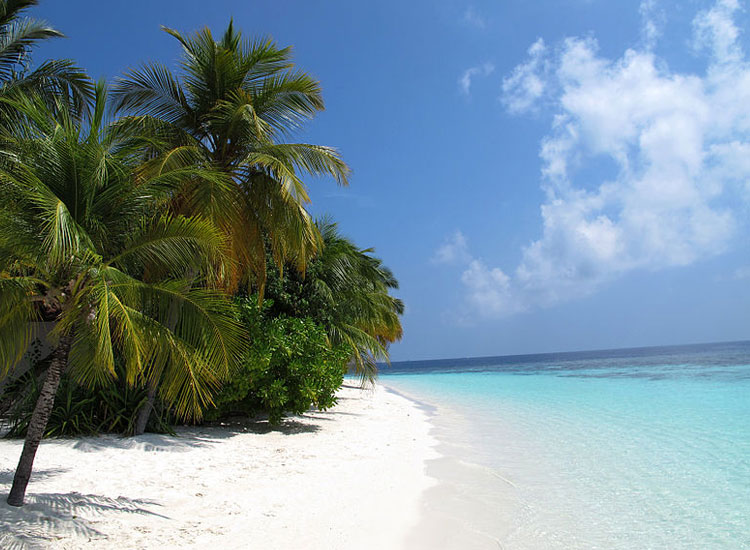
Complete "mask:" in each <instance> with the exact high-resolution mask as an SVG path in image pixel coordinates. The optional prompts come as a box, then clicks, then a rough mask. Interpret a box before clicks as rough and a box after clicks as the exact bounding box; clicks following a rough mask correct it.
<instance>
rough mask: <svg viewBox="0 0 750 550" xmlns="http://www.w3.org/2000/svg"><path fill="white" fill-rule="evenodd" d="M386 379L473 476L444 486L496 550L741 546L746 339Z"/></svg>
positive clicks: (482, 362) (749, 427)
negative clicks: (423, 409)
mask: <svg viewBox="0 0 750 550" xmlns="http://www.w3.org/2000/svg"><path fill="white" fill-rule="evenodd" d="M382 380H383V381H384V382H385V383H386V384H387V385H388V386H391V387H394V388H396V389H397V390H399V391H403V392H404V393H406V394H408V395H411V396H414V397H416V398H417V399H421V400H423V401H425V402H427V403H431V404H434V405H436V406H437V412H436V413H435V415H434V422H435V423H436V425H438V427H439V430H438V432H437V435H438V437H439V438H440V439H441V440H442V441H443V442H444V443H446V444H447V445H445V446H444V449H442V450H443V452H444V453H447V454H448V455H454V456H452V457H450V458H453V459H455V461H456V463H459V464H463V465H472V466H478V467H479V468H475V470H476V472H477V475H474V476H471V475H470V476H461V477H460V479H459V480H458V481H456V479H453V480H452V481H451V483H453V485H454V487H453V489H454V491H453V493H454V495H459V496H460V500H457V501H456V502H460V506H461V507H466V508H468V509H471V508H472V506H473V507H474V511H475V512H476V513H471V510H469V511H470V513H468V514H465V515H466V516H467V517H468V518H469V519H468V520H466V521H469V522H471V523H473V525H471V528H472V530H475V531H481V532H482V533H483V534H485V535H487V537H489V539H491V540H493V541H495V542H497V544H499V545H500V546H501V547H505V548H696V549H698V548H706V549H708V548H750V343H733V344H715V345H705V346H689V347H679V348H652V349H638V350H616V351H610V352H587V353H580V354H575V353H572V354H558V355H540V356H526V357H523V356H519V357H512V358H509V357H500V358H484V359H472V360H453V361H427V362H415V363H396V364H394V368H393V369H391V370H390V371H389V370H385V371H384V374H383V375H382ZM446 449H447V451H446ZM488 476H490V477H488ZM438 477H439V474H438ZM454 477H455V476H454ZM490 479H492V480H493V481H492V482H491V481H490ZM490 487H494V488H493V489H490ZM467 495H468V496H467ZM472 495H474V496H475V497H476V498H474V497H473V496H472ZM472 498H474V501H472ZM480 516H481V518H480Z"/></svg>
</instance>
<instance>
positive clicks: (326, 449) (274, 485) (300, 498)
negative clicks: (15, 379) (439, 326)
mask: <svg viewBox="0 0 750 550" xmlns="http://www.w3.org/2000/svg"><path fill="white" fill-rule="evenodd" d="M429 431H430V424H429V423H428V421H427V417H426V414H425V413H424V412H423V411H422V410H420V409H419V408H418V407H417V406H415V405H414V404H413V403H412V402H411V401H408V400H407V399H405V398H403V397H401V396H399V395H396V394H393V393H390V392H388V391H386V390H385V389H383V388H382V387H380V386H378V387H377V388H376V389H375V390H374V391H373V390H370V391H361V390H357V389H353V388H342V391H341V393H340V397H339V405H337V406H336V407H334V408H333V409H332V410H330V411H328V412H312V413H309V414H306V415H304V416H302V417H295V418H293V419H289V420H287V421H285V423H284V425H283V427H282V429H281V430H280V431H269V430H268V427H267V425H266V424H265V423H254V424H248V425H247V426H244V427H242V426H237V427H227V428H199V429H185V430H180V432H179V433H180V437H176V438H175V437H168V436H159V435H154V434H147V435H145V436H141V437H137V438H128V439H121V438H117V437H112V436H106V437H99V438H85V439H80V440H47V441H44V442H43V443H42V445H41V447H40V448H39V451H38V453H37V457H36V461H35V464H34V475H33V476H32V479H31V482H30V484H29V489H28V492H27V500H26V502H27V504H26V506H24V507H23V508H13V507H10V506H8V505H7V504H6V503H5V498H6V496H7V493H8V490H9V489H10V483H11V481H12V476H13V471H14V470H15V466H16V464H17V461H18V457H19V455H20V452H21V442H20V441H8V440H2V441H0V494H1V495H2V496H1V497H0V548H3V549H5V548H19V549H22V548H65V549H74V548H87V549H88V548H108V549H109V548H118V549H127V548H132V549H146V548H159V549H167V548H209V549H210V548H212V547H213V548H215V549H217V550H218V549H219V548H222V549H224V548H227V549H231V548H242V549H251V548H257V549H263V550H266V549H286V548H290V549H306V550H314V549H325V550H331V549H336V548H342V549H343V548H346V549H367V548H373V549H388V550H390V549H397V548H404V547H405V540H406V538H407V536H408V535H409V533H410V531H411V529H412V528H413V527H414V526H415V525H416V524H417V522H418V520H419V518H420V512H421V510H420V507H421V506H423V503H422V500H421V498H420V497H421V495H422V493H423V492H424V491H425V490H426V489H428V488H429V487H431V486H432V485H433V484H434V483H435V481H434V480H433V479H432V478H430V477H428V476H427V474H426V473H425V462H426V461H427V460H428V459H430V458H434V457H436V456H437V453H436V451H434V450H433V445H434V441H433V439H432V437H431V436H430V435H429Z"/></svg>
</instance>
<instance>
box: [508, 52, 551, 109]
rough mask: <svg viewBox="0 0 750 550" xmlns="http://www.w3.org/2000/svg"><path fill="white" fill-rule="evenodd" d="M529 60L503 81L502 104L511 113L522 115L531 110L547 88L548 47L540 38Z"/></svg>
mask: <svg viewBox="0 0 750 550" xmlns="http://www.w3.org/2000/svg"><path fill="white" fill-rule="evenodd" d="M528 54H529V60H528V61H527V62H526V63H523V64H521V65H518V66H517V67H516V68H515V69H514V70H513V72H512V73H511V74H510V76H508V77H506V78H504V79H503V95H502V98H501V99H502V102H503V103H504V104H505V106H506V108H507V109H508V111H510V112H511V113H516V114H520V113H523V112H525V111H528V110H529V109H531V108H532V107H533V106H534V104H535V103H536V101H537V100H538V99H539V98H540V97H541V96H542V94H543V93H544V91H545V88H546V86H547V83H546V80H547V74H546V73H547V69H548V67H549V65H548V63H547V60H546V59H545V56H546V54H547V47H546V46H545V45H544V40H542V39H541V38H539V39H538V40H537V41H536V42H534V43H533V44H532V45H531V46H530V47H529V50H528Z"/></svg>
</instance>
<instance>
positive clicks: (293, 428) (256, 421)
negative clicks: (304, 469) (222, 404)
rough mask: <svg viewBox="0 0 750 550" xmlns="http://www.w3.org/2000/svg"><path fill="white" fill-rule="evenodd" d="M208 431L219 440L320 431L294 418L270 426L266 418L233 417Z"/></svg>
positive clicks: (313, 425)
mask: <svg viewBox="0 0 750 550" xmlns="http://www.w3.org/2000/svg"><path fill="white" fill-rule="evenodd" d="M316 420H317V419H316ZM208 430H211V431H208ZM208 430H206V431H205V432H204V433H209V434H211V435H215V436H216V437H217V438H221V437H232V436H235V435H239V434H243V433H254V434H267V433H271V432H274V433H280V434H284V435H294V434H300V433H314V432H317V431H319V430H320V426H317V425H315V424H312V423H309V422H302V421H300V420H296V419H294V418H285V419H284V420H282V421H281V422H280V423H279V424H271V423H270V422H269V421H268V419H266V418H244V417H234V418H230V419H228V420H225V421H224V422H220V423H218V424H216V425H214V426H211V427H209V428H208Z"/></svg>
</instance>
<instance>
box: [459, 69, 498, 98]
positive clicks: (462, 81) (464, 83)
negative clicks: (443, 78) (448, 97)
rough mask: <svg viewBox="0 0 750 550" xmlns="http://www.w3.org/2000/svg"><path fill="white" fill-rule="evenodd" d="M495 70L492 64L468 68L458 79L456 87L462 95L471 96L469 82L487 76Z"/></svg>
mask: <svg viewBox="0 0 750 550" xmlns="http://www.w3.org/2000/svg"><path fill="white" fill-rule="evenodd" d="M494 70H495V66H494V65H493V64H492V63H483V64H482V65H479V66H478V67H470V68H468V69H466V70H465V71H464V73H463V74H462V75H461V78H459V79H458V87H459V89H460V90H461V93H463V94H464V95H467V96H468V95H470V94H471V82H472V80H473V79H474V77H476V76H489V75H491V74H492V73H493V71H494Z"/></svg>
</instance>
